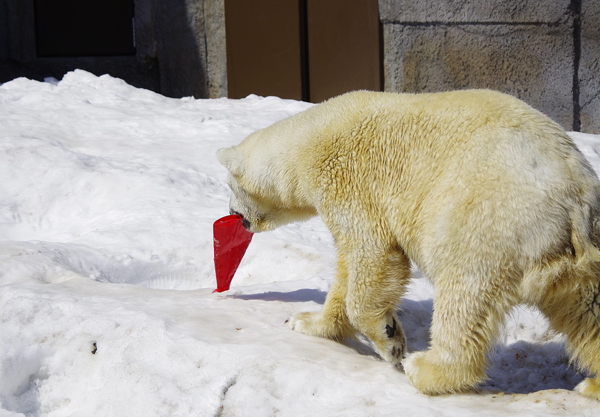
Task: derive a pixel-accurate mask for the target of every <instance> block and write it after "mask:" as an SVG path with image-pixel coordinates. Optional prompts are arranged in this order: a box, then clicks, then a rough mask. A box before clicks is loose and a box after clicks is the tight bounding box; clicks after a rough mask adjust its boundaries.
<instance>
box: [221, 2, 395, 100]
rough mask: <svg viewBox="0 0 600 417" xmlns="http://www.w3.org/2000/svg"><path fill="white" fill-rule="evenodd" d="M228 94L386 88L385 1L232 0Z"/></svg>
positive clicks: (299, 95)
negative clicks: (381, 8)
mask: <svg viewBox="0 0 600 417" xmlns="http://www.w3.org/2000/svg"><path fill="white" fill-rule="evenodd" d="M225 21H226V38H227V80H228V95H229V97H231V98H242V97H246V96H247V95H248V94H258V95H262V96H267V95H275V96H278V97H282V98H292V99H296V100H300V99H301V100H304V101H311V102H315V103H316V102H320V101H323V100H325V99H328V98H330V97H333V96H336V95H339V94H342V93H345V92H347V91H352V90H359V89H365V90H375V91H380V90H382V83H383V76H382V68H383V64H382V52H381V45H382V40H381V25H380V22H379V13H378V2H377V0H225Z"/></svg>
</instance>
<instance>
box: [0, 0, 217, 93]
mask: <svg viewBox="0 0 600 417" xmlns="http://www.w3.org/2000/svg"><path fill="white" fill-rule="evenodd" d="M134 16H135V41H136V53H135V55H134V56H114V57H105V56H98V57H64V58H60V57H57V58H38V57H37V56H36V50H35V25H34V3H33V0H0V83H2V82H6V81H9V80H12V79H14V78H16V77H28V78H31V79H36V80H40V81H41V80H43V79H44V78H45V77H54V78H57V79H61V78H62V76H63V75H64V74H65V73H66V72H68V71H72V70H74V69H76V68H79V69H83V70H86V71H89V72H92V73H94V74H96V75H102V74H110V75H112V76H114V77H118V78H122V79H123V80H125V81H127V82H128V83H130V84H132V85H134V86H136V87H142V88H147V89H150V90H153V91H156V92H159V93H161V94H163V95H166V96H170V97H183V96H194V97H197V98H201V97H222V96H225V95H227V79H226V74H227V72H226V68H225V65H226V64H225V62H226V61H225V19H224V7H223V0H169V1H161V0H134Z"/></svg>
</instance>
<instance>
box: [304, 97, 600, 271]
mask: <svg viewBox="0 0 600 417" xmlns="http://www.w3.org/2000/svg"><path fill="white" fill-rule="evenodd" d="M315 120H318V122H314V121H315ZM296 122H298V123H301V124H303V125H305V124H308V125H309V126H311V128H314V129H316V130H315V132H316V133H313V134H310V135H308V137H309V138H306V137H305V140H307V141H308V142H304V144H303V145H302V147H301V148H303V149H308V151H307V152H306V153H303V156H302V157H301V159H302V160H306V159H309V158H313V164H312V167H311V168H310V169H309V171H310V172H311V175H313V177H314V178H315V183H317V184H319V185H317V186H320V187H321V189H322V195H324V196H326V197H325V199H326V200H327V199H329V200H328V201H326V202H325V203H324V204H329V205H332V206H333V205H338V206H343V205H345V204H349V203H348V201H352V204H354V205H358V206H361V207H363V208H364V210H363V212H364V213H365V221H377V222H379V223H381V224H380V225H379V226H381V227H389V228H391V230H392V232H393V233H394V235H395V236H396V238H397V239H398V241H399V242H401V245H402V247H403V248H405V250H406V251H407V252H408V254H409V256H410V257H411V258H412V259H413V260H415V261H416V262H417V263H418V264H419V265H420V266H421V268H422V269H424V270H427V269H429V270H430V272H434V271H433V270H434V269H435V268H436V259H440V258H444V259H451V258H452V257H453V252H454V253H456V254H458V253H460V255H457V259H464V256H465V254H466V253H471V254H472V256H473V257H477V256H478V255H477V254H481V253H485V252H489V253H494V254H498V256H500V257H502V256H507V257H508V258H510V259H522V260H523V262H528V260H532V259H539V258H540V257H541V256H543V254H545V253H552V252H561V251H564V250H565V248H566V247H567V246H569V245H570V239H571V236H570V231H571V228H572V224H571V220H572V217H573V216H574V214H573V211H575V210H580V209H581V207H582V206H585V207H588V208H589V207H597V206H598V200H599V189H600V187H599V182H598V179H597V177H596V175H595V173H594V172H593V170H592V168H591V167H590V165H589V164H588V162H587V161H586V160H585V158H584V157H583V156H582V155H581V153H580V152H579V151H578V150H577V148H576V147H575V146H574V144H573V143H572V141H571V140H570V138H569V137H568V136H567V135H566V133H565V132H564V130H563V129H562V128H561V127H560V126H558V125H557V124H556V123H555V122H553V121H552V120H550V119H549V118H547V117H546V116H544V115H543V114H542V113H540V112H538V111H536V110H534V109H533V108H531V107H530V106H528V105H527V104H526V103H524V102H522V101H520V100H518V99H515V98H513V97H511V96H508V95H505V94H501V93H497V92H493V91H487V90H470V91H469V90H467V91H456V92H448V93H437V94H394V93H370V92H355V93H349V94H346V95H343V96H340V97H337V98H334V99H331V100H329V101H327V102H325V103H323V104H321V105H318V106H315V107H313V108H311V109H309V111H307V112H305V114H304V115H302V116H301V118H299V119H298V120H296ZM300 142H301V143H302V140H300ZM332 187H334V188H335V192H332ZM324 211H325V212H334V211H335V210H324ZM336 221H337V222H340V221H339V219H338V220H336ZM382 224H383V225H382ZM379 226H378V227H379ZM486 245H488V247H487V249H486ZM498 248H500V249H501V250H498ZM482 256H483V255H482ZM501 262H502V260H500V259H499V260H497V263H501ZM472 264H473V265H476V264H478V263H477V262H473V263H472ZM522 267H523V268H524V269H526V268H527V266H526V265H522ZM480 272H482V274H479V275H481V276H483V275H485V274H483V271H480ZM431 275H432V276H434V275H436V274H435V273H432V274H431ZM476 275H477V274H476Z"/></svg>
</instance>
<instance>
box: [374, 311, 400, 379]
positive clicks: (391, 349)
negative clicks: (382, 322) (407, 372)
mask: <svg viewBox="0 0 600 417" xmlns="http://www.w3.org/2000/svg"><path fill="white" fill-rule="evenodd" d="M374 342H375V345H376V346H377V349H378V350H379V355H380V356H381V358H382V359H383V360H384V361H386V362H389V363H391V364H393V365H394V366H396V367H399V368H401V367H402V360H403V359H404V358H405V357H406V353H407V343H406V336H405V335H404V331H403V330H402V327H401V326H400V324H399V322H398V321H397V320H396V318H395V317H393V316H392V317H391V320H390V323H388V324H386V326H385V335H384V338H383V339H382V340H381V341H379V343H378V341H374Z"/></svg>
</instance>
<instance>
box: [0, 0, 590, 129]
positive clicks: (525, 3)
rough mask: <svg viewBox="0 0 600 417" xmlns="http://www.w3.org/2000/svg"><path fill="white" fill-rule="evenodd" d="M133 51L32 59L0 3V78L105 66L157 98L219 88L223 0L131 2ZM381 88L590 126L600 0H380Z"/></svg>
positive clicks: (29, 2) (26, 24) (30, 33)
mask: <svg viewBox="0 0 600 417" xmlns="http://www.w3.org/2000/svg"><path fill="white" fill-rule="evenodd" d="M134 5H135V20H136V27H135V30H136V51H137V52H136V55H135V56H128V57H90V58H37V57H36V56H35V36H34V25H33V0H0V83H1V82H5V81H8V80H11V79H13V78H16V77H19V76H25V77H28V78H33V79H38V80H43V78H44V77H48V76H52V77H55V78H58V79H60V78H62V76H63V75H64V73H65V72H67V71H70V70H73V69H75V68H81V69H85V70H87V71H90V72H93V73H95V74H97V75H101V74H104V73H109V74H111V75H112V76H115V77H119V78H122V79H124V80H125V81H127V82H128V83H130V84H132V85H135V86H137V87H143V88H148V89H151V90H154V91H157V92H160V93H162V94H164V95H167V96H172V97H182V96H191V95H193V96H195V97H222V96H226V95H227V68H226V47H225V43H226V42H225V17H224V13H225V12H224V0H134ZM379 14H380V19H381V22H382V26H383V42H384V77H385V90H386V91H399V92H424V91H444V90H451V89H464V88H492V89H496V90H500V91H504V92H507V93H510V94H513V95H516V96H517V97H520V98H522V99H523V100H525V101H527V102H528V103H530V104H531V105H532V106H534V107H536V108H537V109H539V110H541V111H543V112H544V113H546V114H548V115H549V116H550V117H552V118H553V119H555V120H556V121H557V122H559V123H560V124H561V125H562V126H563V127H565V129H568V130H581V131H583V132H589V133H600V1H597V0H496V1H493V2H483V1H475V0H441V1H432V2H428V1H424V0H379Z"/></svg>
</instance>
